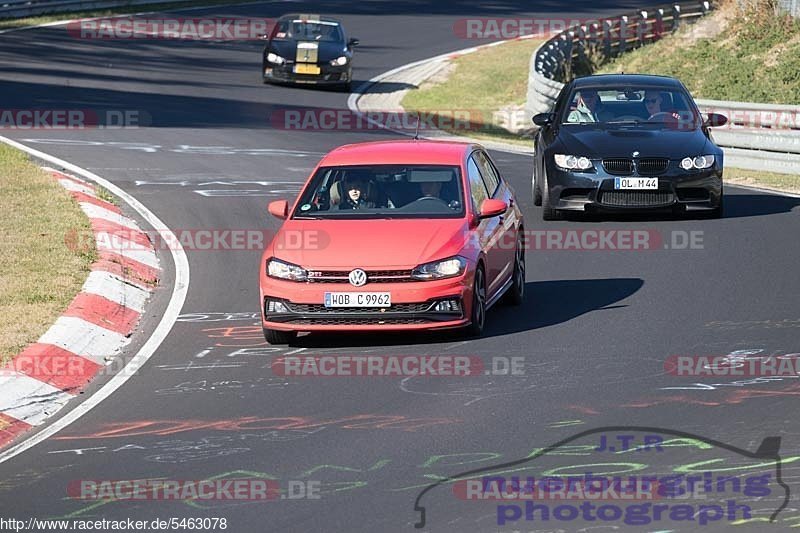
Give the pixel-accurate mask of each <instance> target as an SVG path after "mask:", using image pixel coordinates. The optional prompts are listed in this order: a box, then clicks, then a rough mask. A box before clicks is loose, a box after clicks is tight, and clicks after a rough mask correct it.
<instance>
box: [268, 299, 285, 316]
mask: <svg viewBox="0 0 800 533" xmlns="http://www.w3.org/2000/svg"><path fill="white" fill-rule="evenodd" d="M266 312H267V313H288V312H289V309H288V308H287V307H286V306H285V305H284V304H283V302H276V301H274V300H267V311H266Z"/></svg>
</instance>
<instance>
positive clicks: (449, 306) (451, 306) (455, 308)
mask: <svg viewBox="0 0 800 533" xmlns="http://www.w3.org/2000/svg"><path fill="white" fill-rule="evenodd" d="M434 310H435V311H437V312H439V313H460V312H461V303H460V302H459V301H458V300H442V301H441V302H437V303H436V306H435V307H434Z"/></svg>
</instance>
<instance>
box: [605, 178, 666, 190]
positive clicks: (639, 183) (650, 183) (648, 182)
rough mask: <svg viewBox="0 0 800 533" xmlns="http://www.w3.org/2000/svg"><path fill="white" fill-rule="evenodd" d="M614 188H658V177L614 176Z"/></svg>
mask: <svg viewBox="0 0 800 533" xmlns="http://www.w3.org/2000/svg"><path fill="white" fill-rule="evenodd" d="M614 188H615V189H634V190H636V189H658V178H614Z"/></svg>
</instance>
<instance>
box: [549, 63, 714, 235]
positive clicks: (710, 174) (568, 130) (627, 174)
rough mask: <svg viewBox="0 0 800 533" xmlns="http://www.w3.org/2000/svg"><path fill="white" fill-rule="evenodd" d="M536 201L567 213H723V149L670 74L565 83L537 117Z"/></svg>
mask: <svg viewBox="0 0 800 533" xmlns="http://www.w3.org/2000/svg"><path fill="white" fill-rule="evenodd" d="M533 122H534V123H535V124H536V125H538V126H540V128H539V130H538V132H537V134H536V138H535V156H534V166H533V196H534V203H535V204H536V205H540V206H542V207H543V215H542V216H543V218H544V219H545V220H554V219H558V218H561V217H562V216H563V215H564V214H565V212H567V211H572V212H588V211H606V210H616V211H619V210H625V211H632V210H650V209H671V210H673V211H677V212H684V211H702V212H705V213H706V214H707V215H709V216H712V217H720V216H722V206H723V202H722V168H723V164H722V163H723V161H722V158H723V155H722V150H721V149H720V148H719V147H718V146H717V145H716V144H714V140H713V138H712V137H711V133H710V131H709V128H711V127H712V126H723V125H725V123H726V122H727V119H726V117H724V116H723V115H719V114H714V113H710V114H708V115H707V116H705V117H703V116H702V115H701V114H700V111H699V110H698V109H697V106H696V105H695V103H694V99H693V98H692V96H691V95H690V94H689V91H688V90H687V89H686V87H685V86H684V85H683V84H682V83H681V82H680V81H678V80H676V79H674V78H669V77H666V76H651V75H639V74H604V75H596V76H587V77H584V78H577V79H575V80H572V81H571V82H570V83H568V84H567V85H565V86H564V88H563V90H562V91H561V93H560V94H559V96H558V98H557V99H556V103H555V105H554V107H553V109H552V112H551V113H541V114H538V115H536V116H534V117H533Z"/></svg>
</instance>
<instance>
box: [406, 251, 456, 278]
mask: <svg viewBox="0 0 800 533" xmlns="http://www.w3.org/2000/svg"><path fill="white" fill-rule="evenodd" d="M466 269H467V260H466V259H464V258H463V257H461V256H459V255H456V256H454V257H448V258H447V259H442V260H440V261H431V262H430V263H424V264H422V265H419V266H418V267H416V268H415V269H414V270H413V271H411V277H412V278H414V279H418V280H420V281H428V280H433V279H444V278H454V277H457V276H460V275H461V274H463V273H464V271H465V270H466Z"/></svg>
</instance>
